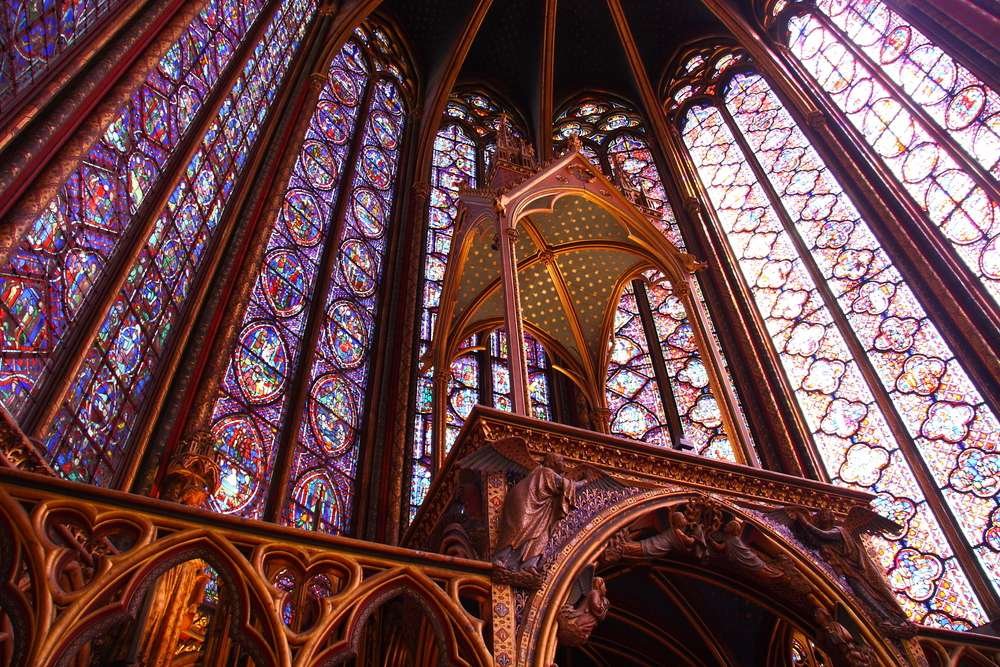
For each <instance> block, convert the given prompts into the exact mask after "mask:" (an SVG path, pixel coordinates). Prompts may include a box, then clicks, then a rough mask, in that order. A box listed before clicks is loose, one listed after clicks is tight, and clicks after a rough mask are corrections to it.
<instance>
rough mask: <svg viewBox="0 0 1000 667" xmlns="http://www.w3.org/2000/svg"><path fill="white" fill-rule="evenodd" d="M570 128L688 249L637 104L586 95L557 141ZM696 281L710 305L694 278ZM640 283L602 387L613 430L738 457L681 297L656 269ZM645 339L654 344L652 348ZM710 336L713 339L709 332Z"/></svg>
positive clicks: (568, 114) (627, 302) (630, 291)
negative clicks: (676, 427)
mask: <svg viewBox="0 0 1000 667" xmlns="http://www.w3.org/2000/svg"><path fill="white" fill-rule="evenodd" d="M570 136H577V137H579V138H580V141H581V143H582V144H583V149H584V153H585V155H587V156H588V157H589V158H590V159H591V160H592V161H593V162H594V164H595V165H597V166H599V167H600V168H601V169H602V170H603V171H604V173H605V174H606V175H607V176H609V177H612V178H614V177H619V178H621V179H623V180H624V182H625V183H626V184H627V185H628V186H629V187H631V188H633V189H635V190H637V191H638V192H640V193H642V195H644V200H643V201H644V203H645V205H646V206H648V207H649V208H650V210H652V211H653V212H654V213H655V214H656V215H655V217H654V218H653V220H654V222H655V223H656V224H657V226H658V227H659V229H660V231H662V232H663V234H664V236H666V237H667V239H668V240H669V241H670V242H671V243H672V244H674V246H675V247H676V248H678V249H679V250H682V251H683V250H685V245H684V239H683V237H682V236H681V231H680V228H679V226H678V224H677V220H676V218H675V217H674V213H673V209H672V208H671V206H670V203H669V202H668V201H667V193H666V190H665V189H664V186H663V181H662V180H661V179H660V174H659V171H658V169H657V167H656V163H655V162H654V161H653V155H652V153H651V152H650V149H649V145H648V144H647V142H646V138H645V127H644V125H643V122H642V119H641V117H640V116H639V115H638V114H637V113H636V112H635V111H634V110H632V109H631V108H630V107H628V106H626V105H625V104H624V103H622V102H618V101H614V100H610V99H604V98H592V97H586V98H584V99H583V100H581V101H580V102H577V103H576V104H573V105H570V106H569V107H567V109H566V110H564V111H563V112H562V113H561V114H559V115H558V116H557V118H556V123H555V140H556V145H557V146H558V147H561V146H562V145H564V143H565V141H566V140H567V139H568V138H569V137H570ZM694 288H695V294H696V297H697V298H698V299H699V300H700V301H701V303H702V306H703V307H702V309H703V311H705V312H707V309H705V308H704V299H703V298H702V296H701V291H700V289H698V287H697V283H695V285H694ZM640 289H641V291H642V293H641V294H638V295H637V294H636V293H635V290H634V288H633V287H632V286H629V287H628V288H627V289H626V290H625V291H624V293H623V294H622V297H621V302H620V303H619V304H618V309H617V311H616V313H615V334H614V337H613V338H612V340H611V342H610V345H611V350H610V362H609V367H608V385H607V391H606V395H607V400H608V407H609V409H610V410H611V432H612V433H614V434H617V435H622V436H625V437H628V438H633V439H635V440H642V441H644V442H647V443H649V444H655V445H660V446H665V447H669V446H671V445H683V446H684V447H690V448H691V449H692V450H693V451H695V452H696V453H699V454H703V455H706V456H712V457H714V458H721V459H725V460H729V461H738V460H741V459H740V458H739V457H738V456H737V455H736V453H735V452H734V451H733V446H732V443H731V442H730V440H729V438H728V436H727V435H726V432H725V428H724V427H723V423H722V416H721V412H720V409H719V405H718V403H717V402H716V400H715V397H714V396H713V394H712V389H711V388H710V386H709V373H708V370H707V369H706V367H705V363H704V360H703V359H702V354H701V352H700V350H699V348H698V344H697V340H696V338H695V335H694V331H693V329H692V326H691V323H690V321H689V320H688V314H687V312H686V309H685V306H684V303H683V302H682V301H681V299H679V298H677V297H676V296H675V295H674V292H673V288H672V287H671V286H670V283H669V282H668V281H666V280H664V279H662V278H661V277H659V276H657V275H656V274H650V275H648V276H646V280H645V281H643V284H642V285H641V286H640ZM644 309H648V311H649V312H647V313H646V316H647V317H648V319H649V321H650V322H651V323H652V327H650V326H649V325H647V324H644V323H643V321H642V315H641V312H642V311H643V310H644ZM709 326H711V325H710V323H709ZM650 341H655V343H654V344H657V348H658V349H652V350H651V348H650ZM710 343H711V344H713V345H718V343H717V341H716V340H715V339H714V338H713V340H712V341H710ZM654 355H657V356H658V357H659V359H660V360H662V362H663V369H664V371H665V372H666V375H667V378H668V379H669V384H670V386H669V387H660V386H659V385H658V384H657V381H656V373H655V370H654V363H656V362H654ZM721 356H722V355H721V351H720V357H721ZM722 358H723V359H724V357H722ZM727 379H728V378H727ZM668 411H674V412H675V413H676V414H677V417H676V418H675V419H676V421H679V422H680V428H681V432H682V435H681V436H680V437H681V438H683V442H679V443H673V438H672V437H671V433H670V428H669V426H668V419H669V414H668ZM676 421H675V423H676Z"/></svg>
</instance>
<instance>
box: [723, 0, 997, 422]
mask: <svg viewBox="0 0 1000 667" xmlns="http://www.w3.org/2000/svg"><path fill="white" fill-rule="evenodd" d="M703 2H704V3H705V5H706V6H707V7H709V9H711V10H712V11H713V13H715V14H716V16H718V17H719V18H720V19H721V20H723V22H724V23H726V25H727V27H728V28H729V29H730V30H731V31H732V32H733V34H734V35H735V36H736V37H737V39H738V40H739V41H740V44H741V46H743V47H744V48H745V49H746V50H747V52H748V53H750V55H751V56H752V57H753V58H754V61H755V65H756V67H757V69H758V70H759V71H760V73H761V74H763V75H764V77H765V78H766V79H767V81H768V83H769V84H770V85H771V86H772V89H773V90H774V92H775V94H776V95H778V97H779V98H780V99H781V100H782V102H783V104H784V105H785V107H786V108H787V110H788V112H789V113H790V114H792V116H793V118H794V119H795V120H796V122H797V124H798V125H799V128H800V129H801V130H802V131H803V132H804V133H805V134H806V137H807V138H808V139H809V140H810V142H811V143H812V145H813V147H814V148H815V149H816V150H817V152H818V153H819V154H820V156H821V157H822V158H823V160H824V161H825V162H827V163H828V164H829V165H830V166H831V167H835V169H834V173H835V175H836V176H837V178H838V182H839V183H840V184H841V186H842V187H843V188H844V190H845V191H846V192H847V193H848V195H849V196H850V198H851V200H852V202H853V203H854V204H855V206H857V207H858V209H859V210H860V211H861V213H862V214H863V216H864V217H865V219H866V220H867V221H868V222H869V223H870V225H871V227H872V231H873V233H874V234H875V236H876V238H878V240H879V242H880V243H881V244H882V245H883V247H887V248H888V249H890V250H891V252H890V253H889V256H890V257H891V258H892V259H893V263H894V264H895V265H896V267H897V268H898V269H899V271H900V273H901V274H902V275H903V277H904V279H905V280H906V282H907V284H908V285H909V286H910V287H911V288H912V289H913V290H914V292H915V293H916V294H917V297H918V299H919V300H920V301H921V302H922V303H924V304H926V305H927V306H929V307H928V310H929V311H931V312H934V314H935V322H936V323H937V325H938V329H939V331H940V333H941V335H942V337H944V339H945V341H946V342H947V343H948V345H949V347H950V348H951V350H952V351H953V352H954V354H955V355H956V357H957V358H958V359H959V360H960V362H961V364H962V367H963V368H964V369H965V370H966V372H967V373H968V374H969V375H970V376H971V378H972V380H973V382H974V383H975V385H976V387H977V389H978V390H979V391H980V392H981V393H982V395H983V397H984V398H985V399H986V400H987V402H988V403H989V404H990V405H992V406H998V405H1000V382H998V381H997V380H998V378H997V376H996V373H995V371H994V369H996V368H1000V353H998V351H997V347H996V343H995V341H996V339H997V336H1000V307H998V306H997V304H996V302H995V301H994V300H993V299H992V297H990V295H989V294H987V293H986V291H985V289H983V288H982V286H981V285H980V283H979V280H978V278H976V277H975V276H974V275H973V274H972V272H971V271H970V270H969V268H968V267H967V266H966V265H965V263H964V262H962V261H961V260H960V259H959V258H958V257H957V256H956V255H955V253H954V249H953V248H952V247H951V246H950V244H948V243H947V242H946V241H945V240H944V239H943V238H942V237H941V233H940V231H939V230H938V229H937V228H936V227H934V226H933V225H931V224H930V223H929V222H928V221H927V219H926V215H925V214H924V213H923V211H922V210H920V209H919V207H917V205H916V203H915V202H914V201H913V200H912V197H911V196H910V195H909V193H907V192H906V191H905V190H904V189H903V188H902V187H901V186H899V185H898V184H897V182H896V178H895V176H893V175H892V174H891V173H890V172H889V171H888V169H887V168H886V167H885V166H884V165H883V164H882V162H881V160H880V159H879V158H878V157H877V156H876V155H875V154H874V152H873V151H872V149H871V148H870V147H869V146H868V145H867V143H866V142H865V141H864V139H863V138H862V137H861V136H860V134H859V133H858V132H857V131H856V130H855V129H854V128H853V127H852V126H851V125H850V123H849V122H847V121H846V120H843V116H842V114H841V112H840V110H839V109H838V108H836V106H835V105H833V104H832V103H831V102H830V101H829V100H828V97H827V95H826V93H825V92H824V91H823V90H821V89H819V87H818V86H817V85H816V84H815V82H814V81H813V79H812V77H811V76H809V74H808V73H806V72H805V71H804V70H803V68H802V66H801V65H800V64H799V63H798V61H797V60H796V58H795V57H794V56H792V55H791V54H790V53H788V48H787V47H785V46H783V45H782V44H781V43H780V40H778V39H775V38H773V36H762V35H761V34H759V33H758V31H757V30H756V29H755V28H754V27H753V26H751V25H750V24H749V23H747V22H746V21H745V20H743V19H742V18H741V17H739V16H733V15H732V13H731V11H730V9H731V8H730V0H703ZM764 37H767V39H768V40H769V41H768V42H765V41H764ZM770 43H774V45H775V47H776V48H771V46H770ZM817 105H818V106H817ZM827 118H836V119H838V120H841V121H842V122H838V123H829V122H827V120H826V119H827ZM941 260H943V261H941Z"/></svg>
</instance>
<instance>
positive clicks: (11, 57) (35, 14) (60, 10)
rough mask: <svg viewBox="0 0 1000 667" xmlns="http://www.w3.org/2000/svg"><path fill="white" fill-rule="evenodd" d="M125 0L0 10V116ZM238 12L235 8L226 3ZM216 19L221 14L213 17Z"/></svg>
mask: <svg viewBox="0 0 1000 667" xmlns="http://www.w3.org/2000/svg"><path fill="white" fill-rule="evenodd" d="M124 4H125V3H124V0H12V1H9V2H5V3H3V7H2V8H0V34H2V35H3V36H4V37H3V41H2V42H0V114H2V113H3V112H5V111H7V110H8V109H10V108H11V106H12V104H11V103H12V102H15V101H16V99H17V98H18V97H20V96H22V95H23V94H24V93H25V91H27V90H29V89H30V88H31V84H32V83H33V82H35V81H37V80H39V79H41V78H42V76H44V75H45V73H46V72H47V71H48V70H49V68H50V67H51V66H52V65H53V64H55V63H56V62H58V61H59V60H60V57H61V56H62V55H63V54H64V53H65V52H66V51H68V50H70V49H71V48H72V47H73V46H74V45H75V44H77V43H78V42H80V41H81V40H82V39H83V38H84V37H85V36H86V35H87V34H88V33H90V32H91V31H93V30H94V29H95V28H97V27H98V26H99V25H100V23H102V22H103V20H104V19H105V18H107V17H108V16H109V15H112V14H113V12H114V10H117V9H119V7H121V6H122V5H124ZM227 4H228V5H229V7H230V8H232V9H234V10H235V9H237V3H236V2H231V3H227ZM216 16H220V17H221V14H216Z"/></svg>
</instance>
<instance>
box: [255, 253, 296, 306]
mask: <svg viewBox="0 0 1000 667" xmlns="http://www.w3.org/2000/svg"><path fill="white" fill-rule="evenodd" d="M261 287H262V288H263V289H264V298H266V299H267V302H268V304H270V306H271V308H272V309H274V312H275V313H276V314H278V315H279V316H281V317H291V316H292V315H295V314H296V313H298V312H299V311H301V310H302V305H303V303H304V302H305V292H306V276H305V272H304V271H303V270H302V263H301V262H300V261H299V258H298V257H297V256H296V255H295V253H293V252H290V251H288V250H276V251H274V252H272V253H271V254H270V255H268V256H267V259H266V260H265V263H264V274H263V275H262V276H261Z"/></svg>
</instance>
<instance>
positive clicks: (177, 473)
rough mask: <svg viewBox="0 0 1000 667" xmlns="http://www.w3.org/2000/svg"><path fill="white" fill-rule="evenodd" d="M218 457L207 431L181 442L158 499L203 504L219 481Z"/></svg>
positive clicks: (185, 503)
mask: <svg viewBox="0 0 1000 667" xmlns="http://www.w3.org/2000/svg"><path fill="white" fill-rule="evenodd" d="M217 456H218V454H217V450H216V447H215V439H214V438H213V437H212V434H211V433H209V432H208V431H195V432H194V433H192V434H191V435H190V436H188V437H187V438H185V439H184V440H182V441H181V446H180V449H179V450H178V451H177V453H176V454H175V455H174V457H173V458H172V459H171V461H170V466H169V467H168V468H167V474H166V476H165V477H164V480H163V487H162V489H161V490H160V498H162V499H163V500H169V501H171V502H175V503H180V504H182V505H188V506H190V507H201V506H202V505H204V504H205V501H206V500H208V497H209V496H210V495H212V494H213V493H215V492H216V491H218V489H219V485H220V484H221V482H222V470H221V468H220V467H219V463H218V461H217Z"/></svg>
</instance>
